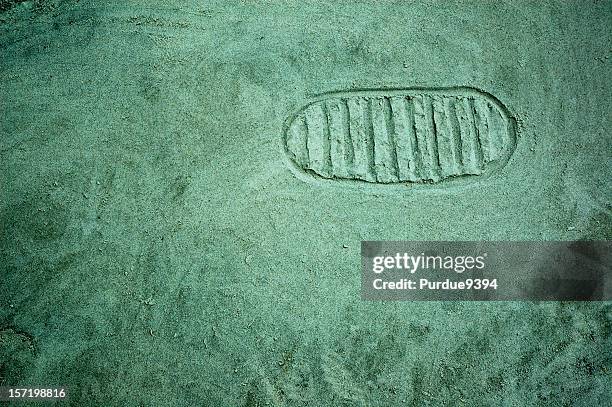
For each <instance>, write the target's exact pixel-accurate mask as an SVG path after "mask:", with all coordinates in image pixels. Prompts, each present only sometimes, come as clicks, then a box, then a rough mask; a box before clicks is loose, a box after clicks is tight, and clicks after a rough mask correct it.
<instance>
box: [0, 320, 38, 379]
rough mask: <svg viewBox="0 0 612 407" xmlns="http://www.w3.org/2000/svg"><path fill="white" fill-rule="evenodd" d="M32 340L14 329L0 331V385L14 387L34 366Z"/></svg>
mask: <svg viewBox="0 0 612 407" xmlns="http://www.w3.org/2000/svg"><path fill="white" fill-rule="evenodd" d="M35 357H36V348H35V346H34V338H33V337H32V336H31V335H30V334H28V333H26V332H21V331H19V330H16V329H14V328H3V329H0V385H16V384H17V383H19V382H20V381H21V380H22V379H23V378H24V377H25V376H26V375H27V372H28V371H29V370H30V369H31V368H32V366H33V365H34V359H35Z"/></svg>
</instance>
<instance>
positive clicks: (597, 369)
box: [0, 0, 612, 406]
mask: <svg viewBox="0 0 612 407" xmlns="http://www.w3.org/2000/svg"><path fill="white" fill-rule="evenodd" d="M13 3H15V2H14V1H6V0H3V1H0V9H2V10H3V11H2V12H1V13H0V211H1V212H0V277H1V278H0V385H1V384H11V385H13V384H20V385H25V384H39V385H67V386H69V388H70V389H71V391H72V394H71V398H70V400H71V402H70V403H69V404H72V405H138V404H142V405H210V406H222V405H248V406H256V405H274V406H283V405H287V406H294V405H312V406H323V405H380V406H383V405H384V406H386V405H414V406H420V405H469V406H473V405H487V406H489V405H504V406H511V405H512V406H514V405H542V406H548V405H550V406H565V405H568V406H569V405H578V406H596V405H602V406H603V405H610V404H612V400H611V396H610V393H607V392H606V391H605V388H608V389H609V388H610V387H612V380H611V377H610V374H611V373H610V372H611V369H612V358H611V354H610V352H611V345H612V339H611V330H612V322H611V319H612V309H611V307H610V304H609V303H519V302H508V303H453V302H447V303H409V302H404V303H368V302H364V301H362V300H361V299H360V295H359V289H360V267H359V264H360V260H359V250H360V241H361V240H439V239H442V240H571V239H597V240H599V239H609V238H610V235H611V234H612V233H611V230H612V227H611V226H612V214H611V210H612V204H611V198H612V182H611V180H610V174H612V159H611V155H610V152H611V151H612V138H611V137H610V134H611V133H610V131H611V114H610V106H611V105H612V94H611V87H610V83H612V69H611V65H610V64H611V62H612V61H611V60H610V57H611V56H612V23H611V21H612V3H611V2H610V1H590V0H589V1H561V0H560V1H538V2H527V1H503V2H496V3H493V2H485V1H476V0H474V1H454V2H451V1H437V2H436V1H422V2H409V1H405V2H401V1H397V2H392V1H385V2H373V1H372V2H365V1H360V2H358V1H355V2H332V1H330V2H326V1H307V2H280V1H278V2H263V1H251V2H247V1H244V2H231V4H230V2H226V1H220V2H218V3H217V4H213V3H212V2H210V3H208V4H203V3H202V2H198V3H196V2H179V1H174V0H172V1H151V0H147V1H144V0H138V1H136V0H135V1H129V2H123V1H121V2H120V1H108V2H104V1H93V0H81V1H73V0H66V1H60V0H55V1H29V2H18V3H17V4H13ZM461 86H467V87H473V88H477V89H480V90H482V91H484V92H487V93H489V94H491V95H494V96H495V97H496V98H497V99H498V100H499V101H500V102H501V103H503V104H504V106H505V107H506V108H507V109H508V111H509V112H510V114H511V115H512V116H513V118H515V119H516V122H517V137H518V140H517V143H516V151H515V152H514V154H513V155H512V157H511V158H510V160H509V162H508V164H507V165H506V166H505V167H503V168H502V169H501V170H500V171H499V172H497V173H496V174H495V176H493V177H491V178H488V179H486V180H485V181H482V182H477V183H473V184H471V185H470V186H469V187H466V188H460V189H456V188H435V189H433V188H432V189H428V188H411V187H410V186H407V187H406V188H405V189H393V190H385V191H378V190H376V189H368V188H364V189H360V188H344V187H343V186H342V185H340V184H334V183H331V184H326V185H314V184H312V183H308V182H304V181H303V180H302V179H300V178H298V177H296V175H295V174H294V173H293V172H292V171H290V169H289V168H288V166H287V165H286V162H285V160H284V159H283V151H282V149H281V148H280V142H279V141H280V140H281V138H282V130H283V123H285V121H286V119H287V117H289V116H290V115H291V114H293V113H294V112H295V111H297V110H298V109H300V108H301V107H302V106H304V105H305V104H306V103H307V102H308V101H309V100H310V99H311V98H312V97H313V96H314V95H317V94H320V93H323V92H330V91H350V90H351V89H363V88H401V89H404V88H414V87H461Z"/></svg>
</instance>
